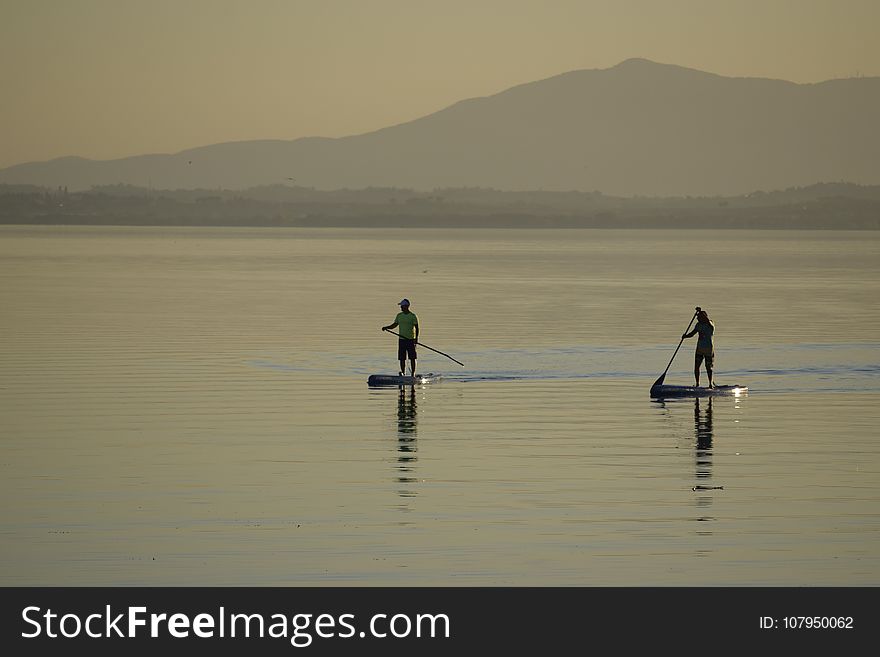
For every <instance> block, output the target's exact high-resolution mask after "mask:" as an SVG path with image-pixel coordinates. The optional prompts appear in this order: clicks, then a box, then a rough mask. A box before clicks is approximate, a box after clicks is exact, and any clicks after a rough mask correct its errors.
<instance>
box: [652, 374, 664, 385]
mask: <svg viewBox="0 0 880 657" xmlns="http://www.w3.org/2000/svg"><path fill="white" fill-rule="evenodd" d="M665 380H666V372H663V374H661V375H660V378H659V379H657V380H656V381H654V385H652V386H651V387H652V388H656V387H657V386H662V385H663V381H665Z"/></svg>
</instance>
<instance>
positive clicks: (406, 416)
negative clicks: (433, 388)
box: [397, 386, 416, 436]
mask: <svg viewBox="0 0 880 657" xmlns="http://www.w3.org/2000/svg"><path fill="white" fill-rule="evenodd" d="M398 388H399V394H398V396H397V433H398V434H400V435H401V436H404V435H410V434H415V432H416V388H415V386H398Z"/></svg>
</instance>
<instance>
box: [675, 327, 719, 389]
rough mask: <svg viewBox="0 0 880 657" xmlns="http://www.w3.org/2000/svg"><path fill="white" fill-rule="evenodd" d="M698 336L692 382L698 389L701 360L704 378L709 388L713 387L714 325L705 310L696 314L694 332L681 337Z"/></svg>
mask: <svg viewBox="0 0 880 657" xmlns="http://www.w3.org/2000/svg"><path fill="white" fill-rule="evenodd" d="M698 333H699V334H700V337H699V338H697V348H696V350H695V351H694V380H695V381H696V386H697V387H698V388H699V387H700V365H701V364H702V363H703V360H705V361H706V376H707V377H708V378H709V387H710V388H714V387H715V381H714V379H713V378H712V371H713V369H714V367H715V340H714V335H715V324H714V323H713V322H712V320H711V319H709V313H707V312H706V311H705V310H700V311H699V312H698V313H697V324H696V326H694V330H693V331H691V332H690V333H685V334H684V335H682V336H681V337H682V339H684V338H692V337H694V336H695V335H697V334H698Z"/></svg>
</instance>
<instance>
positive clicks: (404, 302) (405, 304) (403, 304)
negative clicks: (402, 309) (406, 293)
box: [397, 299, 409, 306]
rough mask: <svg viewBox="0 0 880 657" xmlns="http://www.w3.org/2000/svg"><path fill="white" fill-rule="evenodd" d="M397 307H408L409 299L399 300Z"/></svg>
mask: <svg viewBox="0 0 880 657" xmlns="http://www.w3.org/2000/svg"><path fill="white" fill-rule="evenodd" d="M397 305H398V306H408V305H409V299H401V300H400V303H398V304H397Z"/></svg>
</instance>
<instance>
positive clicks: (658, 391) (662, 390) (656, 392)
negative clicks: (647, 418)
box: [651, 385, 749, 399]
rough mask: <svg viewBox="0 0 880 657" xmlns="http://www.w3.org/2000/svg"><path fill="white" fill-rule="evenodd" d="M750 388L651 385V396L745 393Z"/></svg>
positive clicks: (707, 395)
mask: <svg viewBox="0 0 880 657" xmlns="http://www.w3.org/2000/svg"><path fill="white" fill-rule="evenodd" d="M748 391H749V389H748V388H747V387H746V386H715V387H714V388H703V387H700V388H697V387H696V386H669V385H659V386H652V387H651V397H653V398H655V399H660V398H663V397H713V396H715V395H734V396H739V395H745V394H748Z"/></svg>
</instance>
